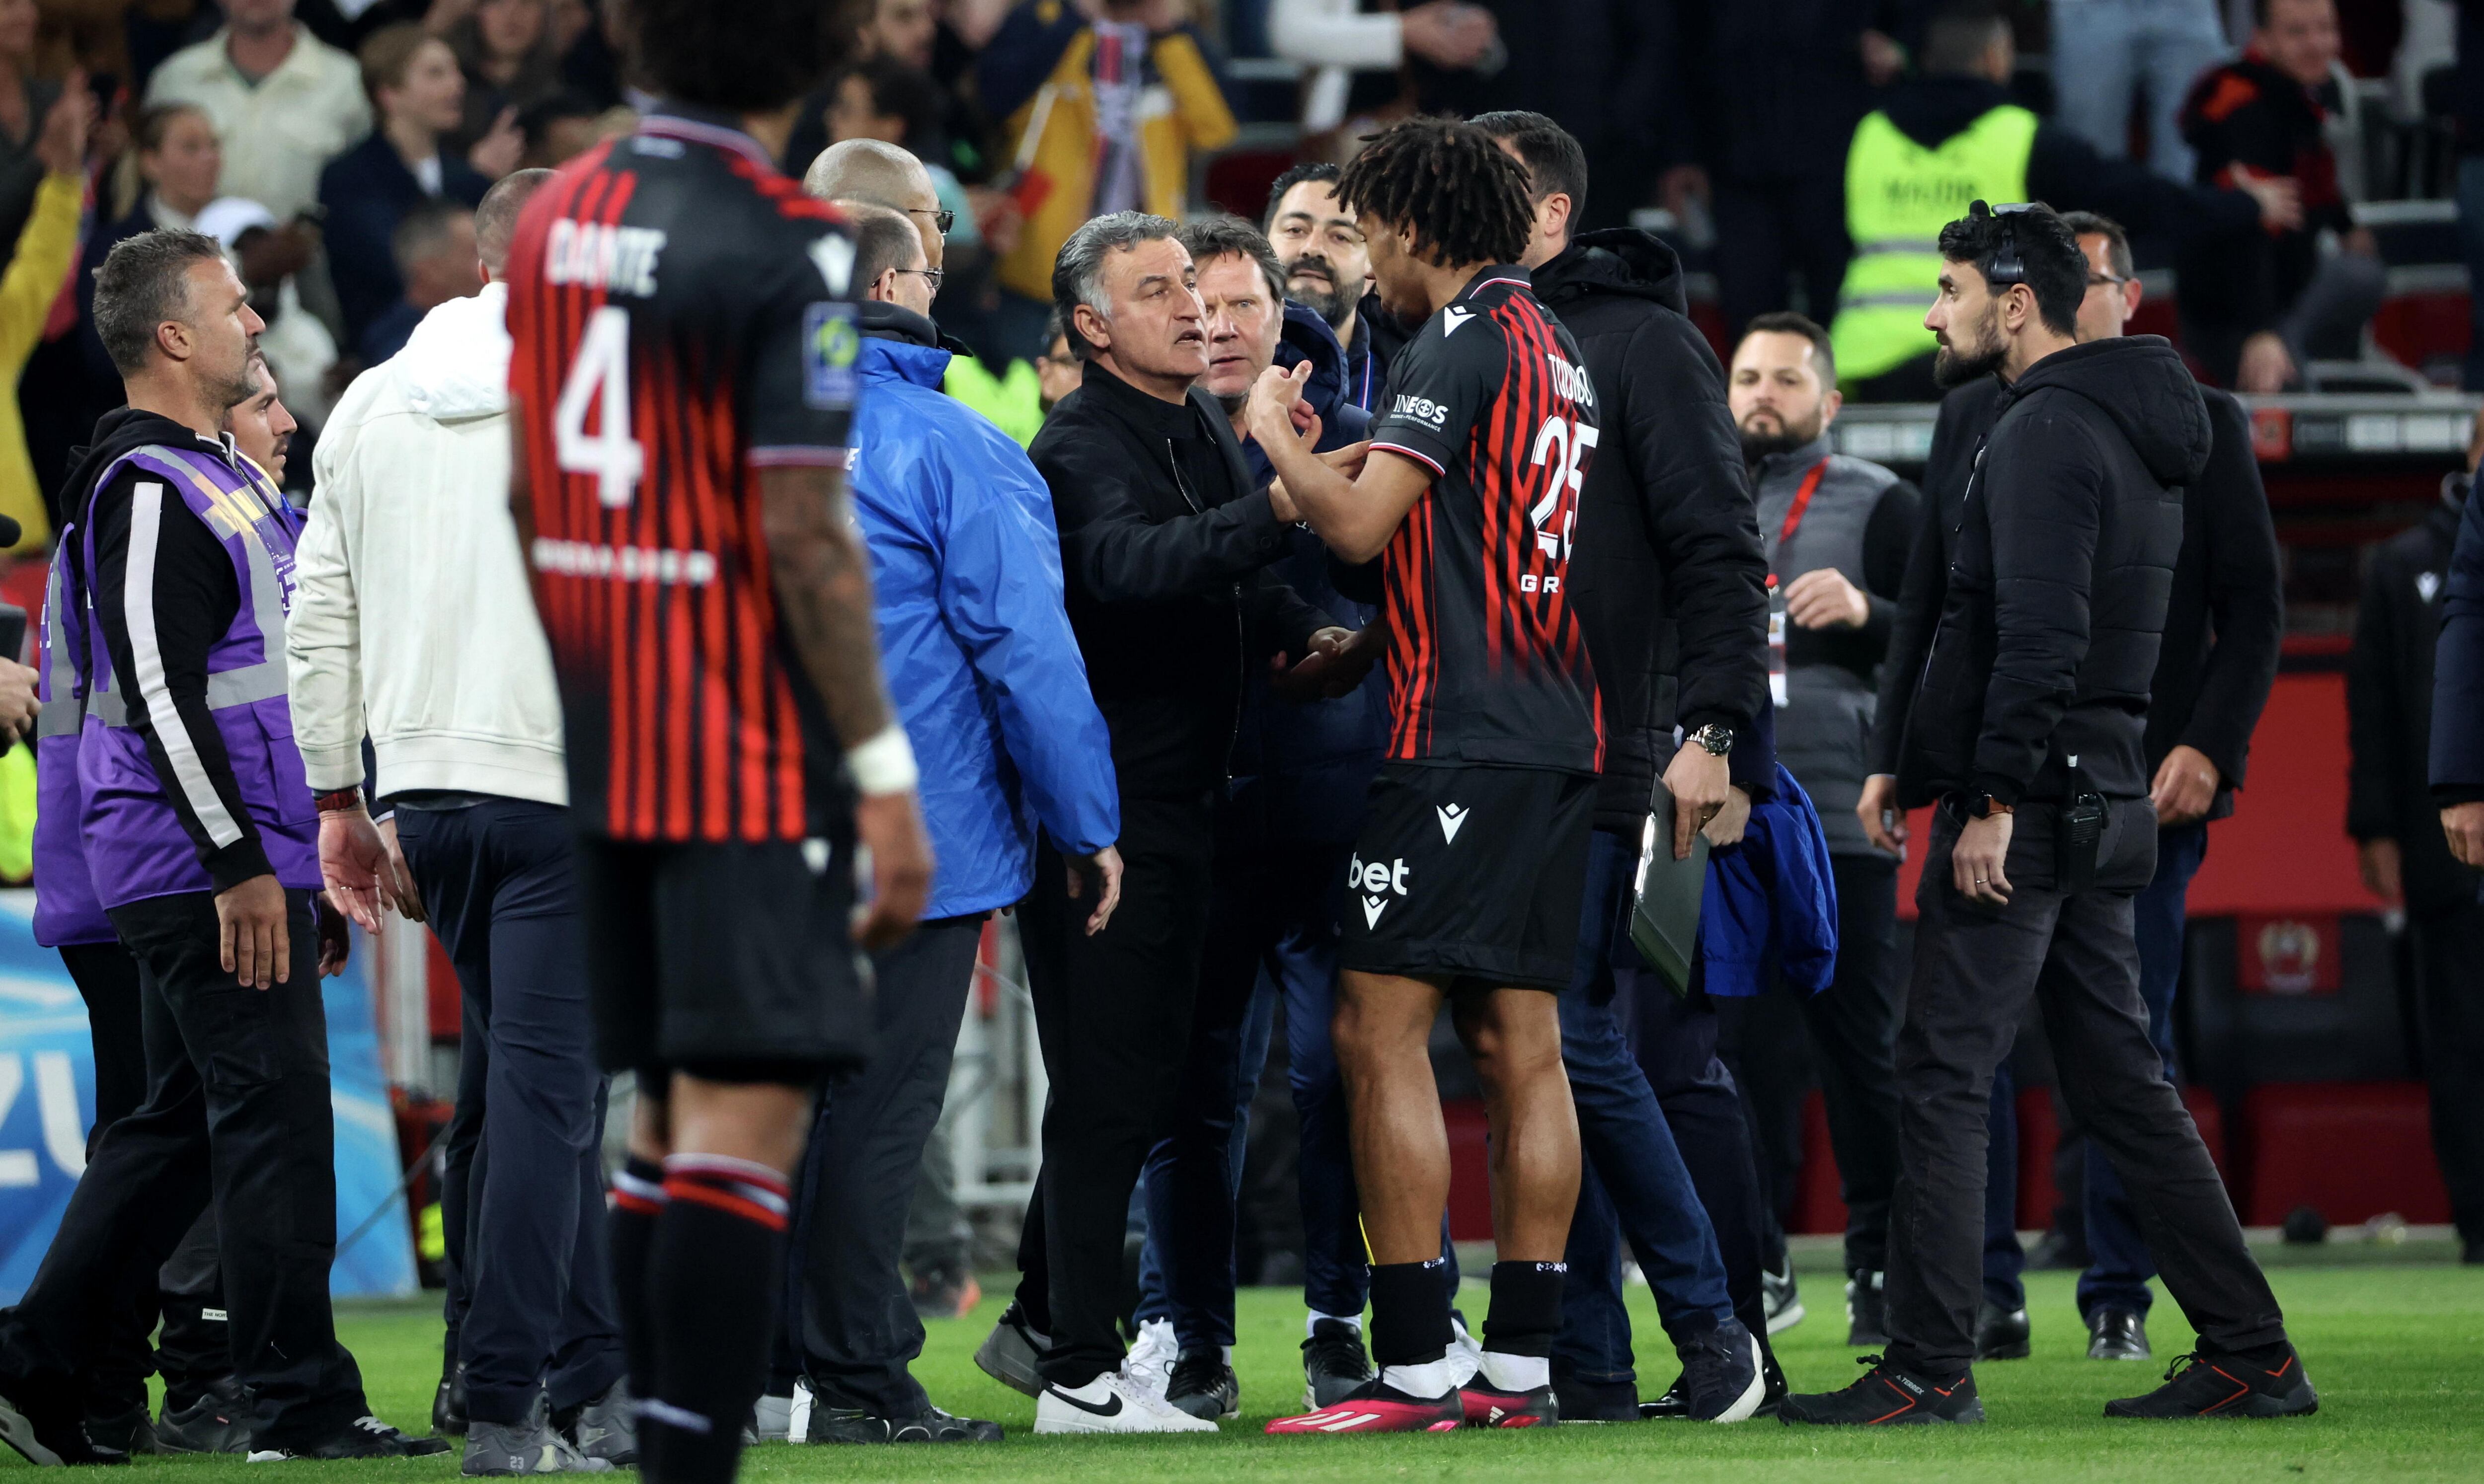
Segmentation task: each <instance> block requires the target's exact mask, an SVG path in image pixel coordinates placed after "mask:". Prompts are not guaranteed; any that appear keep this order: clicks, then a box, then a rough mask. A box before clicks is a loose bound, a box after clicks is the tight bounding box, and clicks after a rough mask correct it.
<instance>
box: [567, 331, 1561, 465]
mask: <svg viewBox="0 0 2484 1484" xmlns="http://www.w3.org/2000/svg"><path fill="white" fill-rule="evenodd" d="M590 408H591V409H593V410H594V412H595V422H596V431H594V432H592V433H590V432H588V431H587V430H586V415H587V412H588V410H589V409H590ZM552 431H553V448H554V456H555V457H556V458H557V459H558V460H559V461H560V468H561V472H563V473H569V474H593V475H594V476H595V495H596V499H600V500H602V501H603V502H604V503H605V504H607V505H609V506H611V507H613V508H614V509H616V510H617V509H620V508H621V507H623V506H626V505H628V504H629V503H630V502H631V501H632V500H634V499H637V498H638V480H639V479H640V478H641V477H642V476H643V475H644V474H645V473H646V471H647V451H646V449H644V448H642V447H640V446H639V445H638V444H637V442H636V441H635V440H634V439H633V438H631V436H630V311H629V310H625V309H620V308H617V307H615V306H613V305H606V306H605V307H604V308H602V309H600V310H596V311H595V312H594V313H593V314H592V315H590V316H588V318H587V321H586V333H585V334H584V335H582V336H581V337H579V340H578V359H577V360H575V361H573V362H571V363H570V366H569V376H568V379H567V380H565V381H563V382H562V383H561V384H560V404H559V405H558V406H557V407H555V408H554V409H553V419H552ZM1538 462H1541V459H1540V458H1539V459H1538Z"/></svg>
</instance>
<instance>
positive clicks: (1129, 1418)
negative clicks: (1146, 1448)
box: [1035, 1371, 1216, 1434]
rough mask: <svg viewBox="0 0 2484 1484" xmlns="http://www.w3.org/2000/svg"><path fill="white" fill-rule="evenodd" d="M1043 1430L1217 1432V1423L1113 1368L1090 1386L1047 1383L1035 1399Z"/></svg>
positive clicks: (1038, 1426) (1040, 1430)
mask: <svg viewBox="0 0 2484 1484" xmlns="http://www.w3.org/2000/svg"><path fill="white" fill-rule="evenodd" d="M1035 1430H1036V1431H1037V1432H1038V1433H1039V1434H1041V1433H1212V1432H1214V1431H1216V1424H1215V1423H1213V1422H1211V1421H1208V1420H1207V1419H1206V1418H1204V1417H1192V1416H1191V1415H1190V1414H1189V1413H1187V1412H1183V1411H1181V1410H1180V1409H1179V1408H1177V1407H1175V1406H1174V1405H1173V1404H1172V1403H1171V1402H1168V1401H1166V1400H1165V1399H1164V1397H1163V1395H1162V1394H1161V1393H1159V1392H1155V1391H1150V1390H1148V1389H1147V1388H1146V1387H1144V1386H1142V1385H1140V1384H1139V1383H1138V1382H1135V1381H1133V1380H1131V1379H1130V1377H1129V1375H1128V1374H1127V1373H1126V1372H1125V1371H1107V1372H1105V1373H1104V1374H1103V1375H1100V1376H1098V1377H1096V1378H1095V1379H1094V1380H1093V1381H1090V1382H1088V1383H1087V1384H1086V1385H1085V1386H1082V1387H1077V1388H1069V1387H1063V1386H1047V1387H1045V1388H1044V1389H1043V1394H1042V1395H1040V1396H1038V1397H1037V1398H1036V1399H1035Z"/></svg>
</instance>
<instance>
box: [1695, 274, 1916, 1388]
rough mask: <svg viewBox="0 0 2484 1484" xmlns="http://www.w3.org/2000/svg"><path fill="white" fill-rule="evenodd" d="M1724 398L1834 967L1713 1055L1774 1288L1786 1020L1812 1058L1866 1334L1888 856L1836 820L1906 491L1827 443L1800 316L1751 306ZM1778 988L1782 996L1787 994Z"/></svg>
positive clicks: (1792, 1146)
mask: <svg viewBox="0 0 2484 1484" xmlns="http://www.w3.org/2000/svg"><path fill="white" fill-rule="evenodd" d="M1725 395H1726V404H1727V406H1728V407H1729V408H1730V409H1731V410H1732V412H1733V415H1734V423H1735V426H1736V428H1737V429H1738V430H1739V431H1740V432H1741V434H1742V458H1743V460H1744V462H1745V463H1746V465H1747V466H1748V467H1749V469H1750V472H1751V484H1752V488H1753V491H1754V493H1755V495H1756V496H1757V499H1758V502H1759V522H1760V541H1761V545H1762V549H1763V551H1764V553H1765V554H1766V555H1767V557H1768V559H1769V689H1770V690H1771V692H1772V693H1773V696H1774V699H1775V703H1776V707H1777V715H1776V723H1777V760H1778V761H1779V762H1781V763H1783V764H1785V766H1786V769H1787V770H1788V771H1790V772H1792V773H1793V774H1794V776H1795V781H1796V782H1797V783H1800V784H1801V785H1802V786H1803V789H1804V790H1805V791H1806V792H1808V793H1809V794H1810V795H1811V797H1812V801H1813V802H1814V803H1815V804H1817V805H1818V806H1819V808H1820V819H1821V823H1822V824H1823V826H1824V827H1825V828H1826V830H1827V833H1828V850H1829V860H1830V872H1831V875H1832V877H1833V878H1834V880H1835V882H1836V887H1837V945H1838V953H1837V978H1836V981H1835V982H1834V983H1833V984H1832V985H1830V987H1829V988H1828V990H1827V991H1826V992H1823V993H1821V994H1817V995H1797V996H1796V999H1797V1000H1798V1001H1799V1003H1800V1005H1801V1015H1800V1018H1799V1019H1797V1018H1796V1016H1795V1015H1794V1014H1792V1013H1790V1010H1791V1007H1790V1006H1789V1005H1788V1004H1787V995H1786V994H1782V993H1771V994H1768V995H1765V996H1763V997H1761V998H1759V999H1755V1000H1736V1001H1731V1002H1729V1003H1728V1006H1727V1008H1726V1012H1725V1031H1726V1039H1727V1042H1728V1050H1727V1056H1726V1061H1727V1063H1728V1064H1729V1065H1730V1066H1732V1067H1733V1069H1734V1078H1735V1080H1736V1081H1737V1082H1739V1083H1741V1084H1742V1095H1743V1097H1744V1099H1745V1102H1746V1104H1747V1106H1748V1108H1749V1110H1750V1121H1751V1134H1752V1138H1753V1140H1754V1142H1755V1144H1756V1146H1757V1152H1758V1154H1759V1158H1760V1164H1761V1175H1762V1188H1763V1189H1764V1191H1766V1193H1767V1195H1768V1197H1769V1201H1768V1204H1767V1207H1766V1209H1765V1211H1764V1226H1763V1228H1762V1230H1763V1242H1764V1244H1765V1247H1766V1252H1765V1256H1766V1258H1767V1261H1768V1270H1769V1274H1770V1276H1771V1278H1772V1280H1774V1281H1775V1282H1777V1283H1778V1285H1779V1287H1780V1291H1782V1292H1784V1293H1786V1294H1787V1295H1788V1296H1789V1297H1791V1295H1792V1292H1793V1288H1794V1271H1793V1267H1792V1265H1791V1264H1790V1263H1789V1262H1788V1261H1787V1259H1786V1250H1785V1231H1784V1228H1783V1222H1784V1216H1785V1208H1786V1206H1787V1205H1788V1204H1789V1203H1790V1201H1792V1198H1793V1195H1794V1185H1795V1180H1796V1176H1797V1174H1798V1173H1799V1171H1800V1170H1801V1166H1802V1124H1801V1117H1802V1111H1801V1110H1802V1094H1803V1093H1804V1091H1805V1083H1806V1081H1807V1078H1805V1076H1804V1075H1803V1072H1804V1060H1805V1058H1804V1053H1803V1031H1802V1029H1801V1027H1802V1026H1803V1025H1804V1024H1808V1025H1809V1027H1810V1031H1811V1044H1812V1046H1813V1047H1814V1048H1815V1049H1816V1052H1817V1062H1818V1066H1819V1071H1820V1083H1821V1093H1822V1096H1823V1100H1824V1101H1825V1102H1826V1105H1827V1111H1828V1136H1829V1144H1830V1147H1832V1148H1834V1149H1835V1150H1836V1154H1837V1169H1838V1173H1839V1174H1840V1175H1841V1176H1842V1177H1843V1178H1844V1181H1845V1198H1846V1274H1847V1286H1846V1294H1847V1319H1848V1335H1847V1342H1848V1343H1849V1344H1855V1345H1877V1344H1881V1343H1883V1342H1884V1336H1883V1334H1882V1332H1881V1327H1880V1273H1881V1270H1882V1267H1883V1265H1884V1264H1883V1260H1882V1258H1883V1255H1884V1253H1885V1251H1886V1248H1887V1244H1888V1235H1889V1189H1890V1187H1891V1185H1893V1184H1894V1183H1895V1182H1896V1180H1897V1176H1898V1078H1897V1071H1896V1068H1895V1064H1894V1063H1893V1061H1892V1058H1893V1056H1894V1055H1895V1048H1896V1043H1897V1035H1898V985H1897V976H1896V973H1895V970H1896V967H1897V949H1898V941H1897V939H1898V855H1897V854H1896V853H1895V852H1893V851H1886V850H1880V849H1879V848H1877V846H1875V845H1874V844H1873V842H1872V841H1870V840H1868V839H1866V838H1864V834H1863V826H1862V823H1861V822H1860V821H1858V820H1856V819H1855V818H1854V811H1853V804H1854V800H1855V799H1856V798H1857V797H1859V796H1861V793H1862V789H1863V777H1864V774H1865V773H1866V772H1868V771H1869V770H1870V769H1868V768H1867V767H1866V766H1865V763H1864V757H1863V740H1864V737H1865V736H1866V735H1867V734H1868V733H1869V732H1870V731H1871V727H1872V710H1873V705H1874V700H1875V694H1876V691H1877V679H1878V672H1879V667H1880V661H1881V659H1882V657H1883V656H1885V655H1886V654H1887V653H1888V649H1889V626H1890V623H1891V621H1892V620H1893V618H1894V617H1895V615H1896V611H1897V597H1898V591H1899V588H1900V586H1901V584H1902V583H1903V582H1904V578H1905V572H1906V553H1907V552H1908V550H1909V549H1910V547H1911V546H1912V544H1913V541H1914V533H1915V526H1916V525H1917V522H1918V519H1919V517H1920V514H1921V512H1922V508H1923V497H1922V496H1921V495H1919V494H1918V493H1916V490H1915V487H1914V486H1913V485H1911V484H1908V483H1907V482H1906V481H1904V479H1901V478H1899V477H1898V476H1897V475H1896V474H1894V473H1891V472H1889V471H1888V470H1885V469H1883V468H1881V467H1880V466H1879V465H1877V464H1873V463H1867V462H1866V461H1864V460H1862V459H1857V458H1849V457H1847V456H1845V455H1843V454H1838V453H1835V452H1832V451H1831V448H1830V445H1829V438H1828V425H1829V423H1830V422H1832V421H1833V420H1835V418H1836V417H1837V410H1838V407H1839V405H1840V402H1841V400H1842V399H1841V398H1840V397H1839V396H1838V394H1837V358H1836V356H1835V354H1834V353H1833V352H1832V350H1831V349H1830V346H1829V339H1828V332H1827V331H1825V330H1823V329H1822V328H1821V327H1820V326H1819V325H1817V324H1815V323H1813V322H1812V321H1811V320H1809V319H1807V318H1805V317H1803V316H1802V315H1800V314H1794V313H1782V312H1781V313H1773V314H1762V315H1760V316H1758V317H1757V318H1755V319H1753V320H1752V321H1751V324H1750V328H1749V329H1748V330H1747V331H1746V332H1744V334H1743V336H1742V343H1741V344H1740V345H1738V346H1736V347H1735V349H1734V364H1733V368H1732V369H1731V371H1729V372H1728V373H1727V376H1726V392H1725ZM1789 992H1791V991H1789Z"/></svg>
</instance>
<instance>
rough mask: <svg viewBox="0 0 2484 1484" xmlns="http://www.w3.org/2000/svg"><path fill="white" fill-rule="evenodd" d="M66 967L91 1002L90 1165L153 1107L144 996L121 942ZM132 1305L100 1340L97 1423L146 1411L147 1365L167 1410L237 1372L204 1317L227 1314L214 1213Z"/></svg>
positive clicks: (75, 947)
mask: <svg viewBox="0 0 2484 1484" xmlns="http://www.w3.org/2000/svg"><path fill="white" fill-rule="evenodd" d="M61 962H62V963H63V964H64V965H65V966H66V967H67V969H68V971H69V978H70V979H71V980H74V981H75V982H76V984H77V987H78V998H80V999H82V1000H84V1001H86V1021H87V1030H88V1034H89V1037H90V1039H92V1040H93V1041H94V1127H93V1128H91V1129H90V1130H89V1131H88V1133H87V1139H86V1154H87V1160H88V1162H89V1163H90V1164H92V1163H93V1162H94V1150H95V1146H96V1145H98V1144H100V1143H102V1141H103V1133H104V1130H105V1129H107V1128H110V1127H111V1126H112V1125H113V1124H114V1123H117V1122H119V1121H120V1120H122V1119H124V1118H126V1117H128V1116H129V1115H130V1114H132V1113H135V1112H137V1111H138V1108H139V1106H140V1104H142V1103H144V1102H145V1101H146V1100H147V1031H146V1024H145V1020H144V1017H143V1015H142V1013H141V1006H142V1005H143V1004H144V1003H145V997H146V991H145V986H144V985H142V984H141V983H140V978H139V973H138V960H137V959H135V958H131V957H130V956H129V950H128V949H125V948H123V947H121V944H120V943H118V942H111V943H74V944H70V945H68V946H67V947H64V948H63V949H62V950H61ZM130 1299H131V1304H132V1307H131V1308H130V1309H128V1310H126V1311H124V1314H123V1316H122V1319H121V1322H119V1323H117V1324H115V1325H113V1326H112V1327H111V1329H110V1332H109V1333H108V1334H107V1335H106V1336H104V1337H103V1339H102V1340H101V1342H100V1358H99V1359H98V1360H97V1361H96V1363H95V1364H94V1367H93V1368H92V1370H91V1371H90V1374H89V1377H88V1382H87V1386H86V1396H87V1408H88V1413H89V1415H90V1416H94V1417H120V1416H122V1415H125V1414H126V1413H127V1412H128V1411H129V1410H130V1409H131V1408H132V1407H136V1406H143V1405H144V1404H145V1403H146V1401H147V1372H148V1368H149V1366H150V1365H151V1366H152V1368H153V1369H155V1370H157V1371H160V1372H161V1373H162V1374H163V1377H164V1405H165V1410H166V1411H170V1412H177V1411H179V1410H180V1409H181V1408H183V1407H186V1406H188V1405H190V1404H191V1403H192V1402H195V1401H197V1400H198V1399H199V1397H200V1396H201V1395H202V1394H203V1393H204V1392H205V1390H207V1388H208V1387H210V1386H212V1385H213V1384H215V1383H216V1382H218V1381H221V1380H223V1379H224V1378H225V1377H227V1376H229V1375H231V1374H232V1347H231V1346H230V1345H229V1344H228V1343H227V1342H226V1338H225V1322H224V1320H222V1319H221V1318H213V1319H211V1318H209V1317H207V1315H208V1314H209V1313H210V1312H211V1311H212V1312H214V1313H218V1314H221V1313H222V1312H223V1311H224V1307H225V1296H224V1282H223V1273H222V1270H221V1269H220V1267H219V1265H218V1263H217V1257H216V1218H215V1213H214V1211H212V1210H208V1211H202V1212H201V1213H200V1215H199V1219H198V1220H197V1221H195V1222H192V1223H191V1224H190V1230H189V1234H188V1235H186V1236H184V1237H183V1238H182V1239H181V1245H180V1246H179V1247H178V1248H177V1249H175V1252H174V1254H173V1256H172V1259H171V1260H170V1261H168V1262H166V1263H165V1264H164V1270H163V1272H162V1273H160V1274H159V1275H158V1276H157V1280H156V1288H155V1290H154V1291H153V1292H152V1293H148V1291H147V1290H145V1289H143V1288H142V1289H140V1290H139V1291H138V1292H136V1293H133V1294H132V1295H130ZM150 1300H151V1301H152V1302H149V1301H150ZM158 1315H161V1317H162V1319H163V1324H164V1328H163V1332H162V1334H161V1336H159V1338H158V1342H157V1345H156V1348H155V1352H154V1354H153V1355H152V1357H150V1356H149V1355H148V1349H147V1338H148V1336H149V1335H152V1334H154V1333H155V1321H156V1318H157V1316H158Z"/></svg>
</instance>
